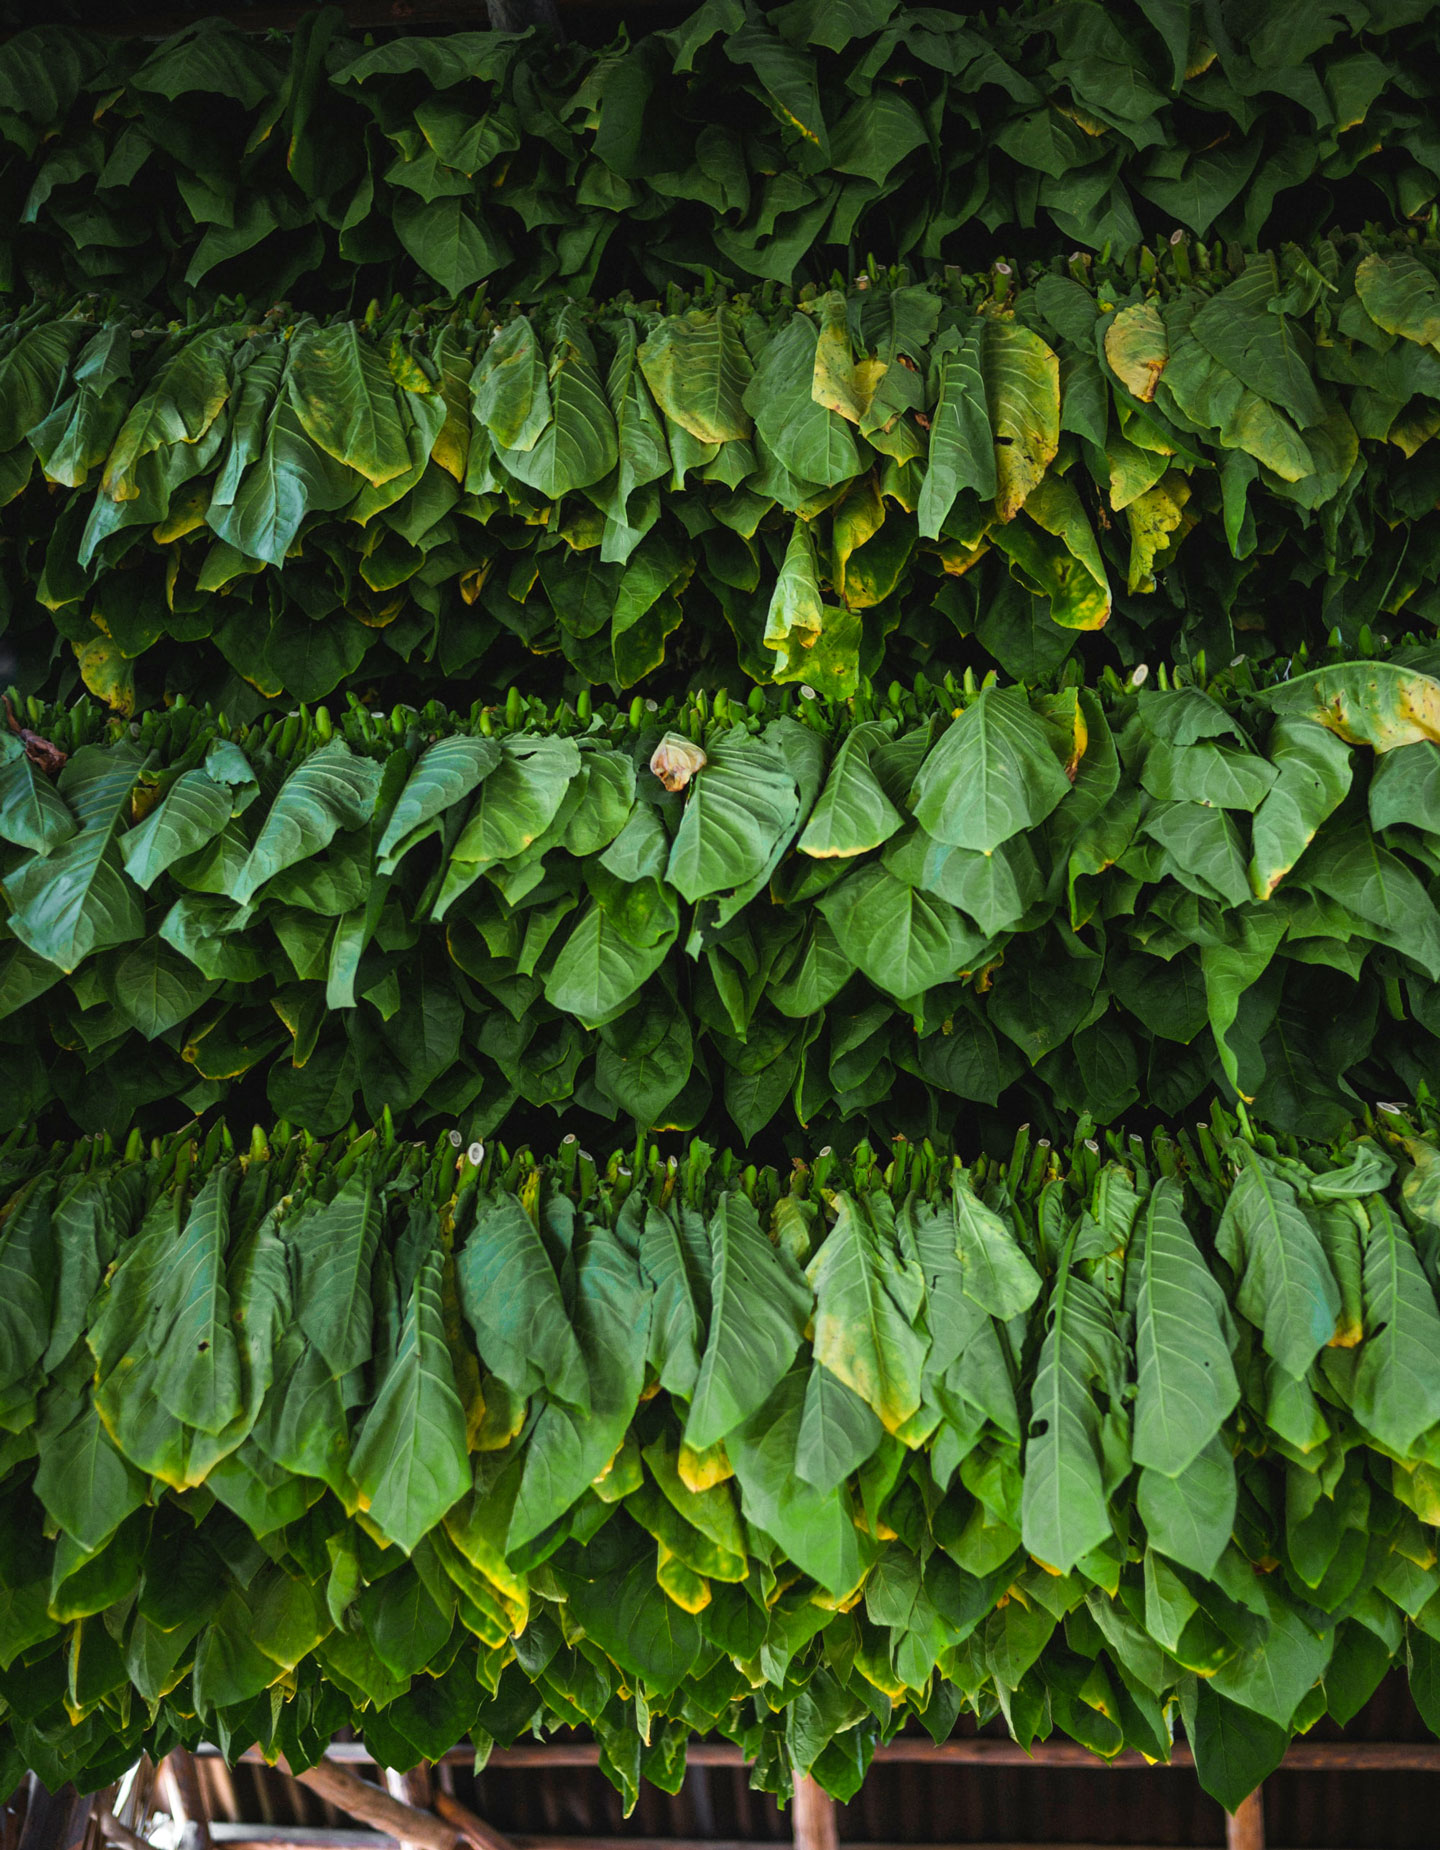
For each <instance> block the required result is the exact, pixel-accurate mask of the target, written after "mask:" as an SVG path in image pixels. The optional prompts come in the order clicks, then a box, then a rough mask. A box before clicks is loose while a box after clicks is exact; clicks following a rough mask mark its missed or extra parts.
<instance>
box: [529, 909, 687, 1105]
mask: <svg viewBox="0 0 1440 1850" xmlns="http://www.w3.org/2000/svg"><path fill="white" fill-rule="evenodd" d="M667 910H668V924H667V925H666V927H665V929H664V930H662V931H660V932H657V933H656V934H655V935H654V938H653V941H652V942H651V943H648V944H645V945H637V944H635V943H633V942H632V940H631V938H630V937H629V936H627V935H626V932H625V931H624V929H623V928H622V926H620V925H619V924H617V922H616V921H615V919H614V917H613V916H612V914H611V913H610V912H608V911H607V910H606V909H605V908H604V907H603V906H601V905H599V904H596V903H593V902H592V904H591V905H590V906H589V907H588V909H587V910H586V911H585V913H584V914H583V915H582V917H581V918H580V921H579V923H578V924H577V925H576V926H575V929H574V930H573V931H572V932H571V933H570V936H569V937H568V938H567V939H566V940H565V943H564V946H563V948H562V949H561V952H560V955H559V956H558V957H557V958H556V959H555V962H554V963H553V964H552V965H551V967H550V971H549V973H548V974H547V976H546V978H545V996H546V1000H547V1001H548V1002H549V1003H550V1005H551V1007H552V1008H557V1009H559V1010H560V1011H561V1012H562V1013H564V1014H566V1015H574V1016H576V1017H577V1018H578V1019H579V1020H580V1021H583V1022H585V1023H586V1024H587V1025H589V1026H598V1025H599V1024H600V1023H602V1022H606V1021H612V1020H613V1019H614V1018H615V1016H616V1015H617V1014H619V1013H620V1012H621V1011H622V1010H623V1009H624V1008H626V1007H627V1006H628V1004H629V1003H630V1002H631V1001H632V1000H633V998H634V997H635V995H636V993H637V992H638V990H639V989H640V988H641V986H642V985H643V984H644V982H645V981H646V979H647V978H648V977H651V976H653V975H654V973H655V972H656V970H658V969H659V968H660V966H661V964H663V963H664V961H665V959H666V956H667V955H668V953H669V950H670V946H671V945H672V944H673V943H674V941H675V938H676V936H677V934H678V932H679V929H680V921H679V917H678V915H677V913H676V910H675V907H674V905H673V904H672V905H671V906H670V907H669V908H668V909H667ZM676 1089H677V1090H678V1089H679V1088H678V1087H677V1088H676Z"/></svg>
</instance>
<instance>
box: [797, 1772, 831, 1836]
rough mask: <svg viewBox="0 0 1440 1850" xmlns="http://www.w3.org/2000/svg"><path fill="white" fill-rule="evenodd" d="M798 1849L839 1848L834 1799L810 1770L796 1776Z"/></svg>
mask: <svg viewBox="0 0 1440 1850" xmlns="http://www.w3.org/2000/svg"><path fill="white" fill-rule="evenodd" d="M794 1835H795V1850H839V1847H840V1829H839V1826H838V1825H837V1823H836V1821H835V1801H834V1799H832V1798H831V1796H830V1794H829V1793H828V1792H824V1791H822V1790H821V1788H820V1787H819V1786H818V1785H817V1784H816V1782H815V1781H814V1780H813V1779H811V1777H810V1775H809V1774H808V1773H797V1774H796V1776H795V1833H794Z"/></svg>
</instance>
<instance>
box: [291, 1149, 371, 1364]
mask: <svg viewBox="0 0 1440 1850" xmlns="http://www.w3.org/2000/svg"><path fill="white" fill-rule="evenodd" d="M380 1226H381V1203H380V1199H379V1196H378V1194H377V1192H376V1184H375V1179H374V1176H373V1174H371V1173H370V1172H369V1171H368V1170H367V1169H363V1168H362V1169H360V1170H358V1171H357V1172H356V1173H355V1174H354V1175H352V1176H351V1177H349V1178H348V1180H347V1181H346V1182H345V1183H344V1184H343V1185H342V1186H341V1188H340V1189H339V1190H338V1191H337V1193H336V1194H335V1195H334V1197H333V1198H332V1199H331V1200H330V1201H328V1202H326V1203H325V1204H324V1205H323V1206H319V1205H315V1204H311V1205H310V1207H309V1210H308V1212H306V1213H305V1214H304V1215H303V1216H297V1217H296V1219H295V1221H294V1222H292V1223H291V1225H290V1227H289V1228H288V1229H287V1234H288V1238H289V1241H290V1244H291V1247H292V1249H293V1250H294V1252H295V1257H296V1265H297V1270H298V1274H299V1294H298V1298H297V1303H296V1309H297V1314H298V1321H299V1326H300V1329H301V1330H302V1331H303V1332H304V1334H305V1337H306V1338H307V1340H308V1341H309V1342H311V1343H313V1344H314V1346H315V1349H316V1351H318V1353H319V1355H320V1356H321V1358H322V1359H323V1361H324V1364H325V1367H326V1368H327V1369H328V1371H329V1373H330V1374H331V1375H332V1376H333V1377H334V1378H335V1379H336V1380H337V1381H338V1380H340V1379H342V1378H343V1377H344V1376H345V1375H348V1374H349V1373H350V1372H351V1370H352V1369H356V1368H360V1367H361V1366H363V1364H364V1363H366V1362H368V1361H369V1359H370V1355H371V1348H372V1342H373V1329H374V1320H375V1309H374V1303H373V1300H372V1298H371V1276H372V1268H373V1265H374V1260H375V1251H376V1246H377V1244H378V1241H379V1238H380Z"/></svg>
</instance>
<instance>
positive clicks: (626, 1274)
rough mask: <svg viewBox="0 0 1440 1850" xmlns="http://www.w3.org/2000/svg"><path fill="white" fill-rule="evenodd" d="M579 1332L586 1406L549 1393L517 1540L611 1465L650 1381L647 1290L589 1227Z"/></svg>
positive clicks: (517, 1516) (511, 1542) (580, 1267)
mask: <svg viewBox="0 0 1440 1850" xmlns="http://www.w3.org/2000/svg"><path fill="white" fill-rule="evenodd" d="M575 1335H576V1338H577V1339H578V1341H579V1345H580V1350H581V1353H582V1355H583V1357H584V1361H585V1367H586V1370H587V1373H588V1376H589V1407H588V1410H586V1411H580V1410H577V1408H576V1407H575V1405H574V1404H573V1403H571V1404H568V1405H567V1404H565V1403H562V1402H561V1401H559V1400H557V1399H556V1398H555V1397H554V1395H553V1394H552V1393H547V1396H546V1400H545V1404H544V1406H543V1407H542V1408H541V1411H540V1415H539V1418H538V1419H537V1420H536V1422H535V1426H534V1428H533V1430H532V1432H531V1434H530V1438H529V1442H528V1444H527V1446H526V1451H525V1473H524V1477H523V1478H522V1480H521V1485H520V1490H519V1494H518V1495H517V1497H516V1499H515V1509H514V1513H513V1514H512V1516H511V1519H510V1528H509V1532H508V1537H507V1541H508V1546H509V1547H510V1549H512V1550H513V1549H515V1548H517V1547H519V1546H520V1545H521V1544H522V1543H523V1542H527V1541H530V1540H531V1539H533V1537H535V1536H537V1535H539V1534H540V1533H541V1532H542V1530H544V1529H547V1528H548V1527H549V1526H550V1524H551V1523H552V1522H554V1521H556V1520H557V1519H558V1518H559V1517H561V1516H563V1515H564V1514H565V1512H566V1511H567V1510H568V1509H569V1508H570V1507H571V1505H572V1504H573V1503H574V1502H575V1500H576V1498H578V1497H579V1496H580V1495H581V1493H582V1492H583V1491H584V1490H585V1488H586V1487H587V1486H588V1485H589V1484H591V1483H593V1482H594V1480H595V1479H596V1478H597V1477H599V1476H600V1474H601V1472H602V1471H604V1470H605V1468H606V1467H607V1466H608V1465H609V1463H610V1462H611V1460H612V1459H613V1458H614V1456H615V1454H616V1452H617V1451H619V1449H620V1445H621V1442H622V1441H623V1439H624V1437H625V1432H626V1429H627V1428H628V1426H629V1424H630V1421H631V1420H632V1419H633V1418H634V1415H635V1408H636V1406H637V1405H638V1403H639V1399H640V1391H641V1388H642V1387H643V1386H644V1382H645V1354H646V1350H647V1349H648V1347H649V1340H650V1291H649V1287H648V1286H647V1285H645V1284H644V1283H643V1282H642V1281H641V1279H640V1277H639V1275H638V1273H637V1271H636V1267H635V1262H634V1260H633V1259H632V1258H631V1256H630V1255H629V1253H627V1252H626V1251H625V1250H624V1248H622V1247H621V1245H620V1244H619V1242H618V1241H617V1240H616V1239H615V1237H614V1235H613V1234H610V1233H607V1232H606V1231H605V1230H604V1229H603V1228H600V1227H598V1226H591V1227H589V1228H587V1229H586V1230H585V1232H584V1233H583V1235H581V1236H580V1237H578V1238H577V1241H576V1268H575Z"/></svg>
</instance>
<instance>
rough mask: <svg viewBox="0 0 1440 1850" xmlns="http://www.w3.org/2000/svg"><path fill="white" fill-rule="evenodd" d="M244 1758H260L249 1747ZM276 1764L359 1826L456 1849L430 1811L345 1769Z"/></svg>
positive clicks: (434, 1848) (327, 1763) (433, 1847)
mask: <svg viewBox="0 0 1440 1850" xmlns="http://www.w3.org/2000/svg"><path fill="white" fill-rule="evenodd" d="M245 1758H246V1759H247V1760H250V1759H255V1760H259V1759H261V1756H260V1755H259V1754H258V1753H256V1752H255V1750H254V1749H253V1748H252V1749H251V1750H250V1752H249V1753H247V1754H246V1756H245ZM279 1764H280V1771H281V1772H282V1773H286V1774H288V1775H289V1777H290V1778H291V1779H296V1780H299V1782H300V1784H301V1785H302V1786H308V1787H309V1788H310V1790H311V1791H312V1792H318V1793H319V1795H320V1797H321V1798H322V1799H328V1800H329V1801H330V1803H331V1804H332V1805H336V1806H338V1807H339V1808H340V1810H341V1811H343V1812H348V1813H349V1815H350V1816H351V1817H352V1818H358V1819H359V1820H360V1822H361V1823H362V1824H369V1825H373V1826H374V1827H375V1829H377V1830H380V1831H384V1832H386V1833H388V1835H389V1836H391V1837H394V1838H396V1839H397V1840H398V1841H399V1842H401V1843H411V1844H415V1845H417V1846H418V1850H457V1846H458V1844H459V1842H460V1839H459V1837H458V1835H457V1834H456V1831H455V1829H454V1827H453V1825H448V1824H442V1823H441V1821H440V1820H439V1819H438V1818H436V1817H433V1816H432V1815H431V1814H430V1813H429V1812H423V1811H417V1810H416V1809H415V1807H414V1806H413V1805H402V1804H401V1803H400V1801H399V1800H398V1799H392V1798H391V1797H390V1794H389V1793H388V1792H382V1791H381V1790H380V1788H379V1787H378V1786H372V1785H371V1784H370V1782H369V1780H366V1779H361V1778H360V1777H359V1775H358V1774H356V1773H352V1772H351V1771H350V1770H349V1768H348V1767H343V1766H338V1765H336V1764H335V1762H334V1761H331V1760H322V1761H321V1763H320V1764H319V1766H313V1767H310V1768H308V1769H307V1771H305V1772H304V1773H291V1772H290V1768H289V1767H288V1766H287V1765H286V1764H285V1762H284V1760H283V1759H282V1760H281V1761H280V1763H279ZM232 1841H233V1840H232Z"/></svg>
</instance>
